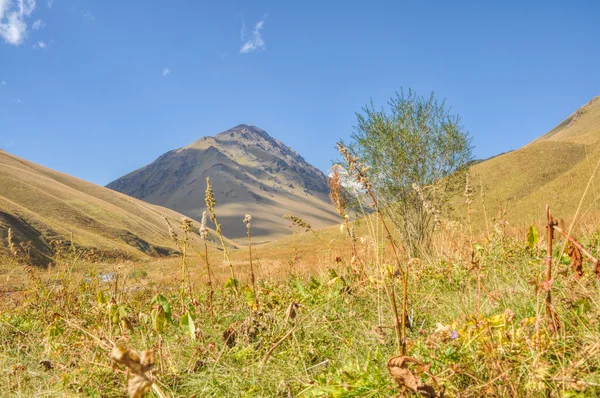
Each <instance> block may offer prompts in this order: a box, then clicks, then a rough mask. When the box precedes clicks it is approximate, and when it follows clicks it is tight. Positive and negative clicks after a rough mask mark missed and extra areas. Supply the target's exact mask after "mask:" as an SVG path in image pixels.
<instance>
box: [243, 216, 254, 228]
mask: <svg viewBox="0 0 600 398" xmlns="http://www.w3.org/2000/svg"><path fill="white" fill-rule="evenodd" d="M250 221H252V216H251V215H250V214H246V216H245V217H244V224H246V228H248V229H250Z"/></svg>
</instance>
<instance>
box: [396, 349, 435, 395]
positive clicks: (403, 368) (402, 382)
mask: <svg viewBox="0 0 600 398" xmlns="http://www.w3.org/2000/svg"><path fill="white" fill-rule="evenodd" d="M409 363H413V364H415V365H417V369H416V371H417V373H425V372H427V371H428V370H429V368H430V367H431V365H430V364H424V363H422V362H421V361H419V360H417V359H415V358H412V357H407V356H402V355H399V356H395V357H392V358H390V360H389V361H388V362H387V368H388V370H389V372H390V375H391V376H392V377H393V378H394V380H395V381H396V383H398V386H399V387H400V388H402V389H408V390H410V391H412V392H414V393H417V394H421V395H423V396H425V397H431V398H443V396H444V389H443V388H442V389H441V390H440V392H439V393H436V392H435V389H434V388H433V387H432V386H430V385H428V384H425V383H423V381H422V380H421V378H420V377H418V376H417V375H415V373H414V372H413V371H412V370H410V369H409V368H408V364H409Z"/></svg>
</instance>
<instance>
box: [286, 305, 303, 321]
mask: <svg viewBox="0 0 600 398" xmlns="http://www.w3.org/2000/svg"><path fill="white" fill-rule="evenodd" d="M299 308H300V304H298V303H297V302H295V301H292V303H291V304H290V305H289V307H288V309H287V311H286V312H285V320H286V321H289V320H290V319H291V320H294V319H296V315H297V311H298V309H299Z"/></svg>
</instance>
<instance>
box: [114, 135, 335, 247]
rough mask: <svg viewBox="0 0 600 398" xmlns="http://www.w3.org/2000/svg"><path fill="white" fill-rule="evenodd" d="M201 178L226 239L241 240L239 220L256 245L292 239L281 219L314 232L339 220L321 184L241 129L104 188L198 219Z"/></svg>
mask: <svg viewBox="0 0 600 398" xmlns="http://www.w3.org/2000/svg"><path fill="white" fill-rule="evenodd" d="M206 177H210V180H211V183H212V185H213V188H214V191H215V197H216V200H217V208H216V210H217V215H218V218H219V222H220V223H221V224H222V225H223V233H224V234H225V235H226V236H228V237H229V238H233V239H235V238H243V237H245V236H246V228H245V226H244V224H243V223H242V220H243V218H244V215H245V214H247V213H249V214H251V215H252V220H253V222H252V235H253V237H254V239H256V241H257V242H258V241H268V240H273V239H276V238H278V237H281V236H284V235H286V234H289V233H290V229H289V222H288V220H284V219H283V218H282V216H283V215H284V214H294V215H296V216H298V217H301V218H303V219H305V220H306V221H307V222H309V223H310V224H312V225H313V226H314V227H323V226H327V225H331V224H333V223H336V222H338V221H339V220H338V217H337V214H336V213H335V210H334V209H333V207H332V205H331V204H330V202H329V198H328V186H327V177H326V176H325V175H324V174H323V173H322V172H321V171H320V170H318V169H317V168H315V167H313V166H311V165H310V164H309V163H307V162H306V161H305V160H304V158H302V157H301V156H300V155H299V154H298V153H297V152H295V151H294V150H292V149H291V148H289V147H288V146H286V145H285V144H283V143H282V142H281V141H279V140H277V139H275V138H272V137H271V136H270V135H269V134H267V132H265V131H264V130H262V129H260V128H258V127H255V126H248V125H245V124H242V125H239V126H237V127H234V128H232V129H229V130H227V131H224V132H222V133H219V134H217V135H216V136H214V137H203V138H200V139H199V140H197V141H196V142H194V143H192V144H190V145H188V146H186V147H184V148H180V149H176V150H172V151H169V152H167V153H165V154H164V155H162V156H160V157H159V158H158V159H156V160H155V161H154V162H152V163H151V164H149V165H147V166H145V167H143V168H141V169H139V170H136V171H134V172H132V173H130V174H127V175H125V176H123V177H121V178H119V179H117V180H115V181H113V182H111V183H110V184H108V185H107V187H108V188H111V189H114V190H116V191H119V192H123V193H125V194H127V195H130V196H133V197H135V198H138V199H142V200H144V201H146V202H149V203H153V204H157V205H161V206H165V207H168V208H170V209H173V210H176V211H178V212H180V213H183V214H185V215H187V216H189V217H191V218H193V219H196V220H199V219H200V218H201V216H202V212H203V211H204V210H205V204H204V193H205V190H206Z"/></svg>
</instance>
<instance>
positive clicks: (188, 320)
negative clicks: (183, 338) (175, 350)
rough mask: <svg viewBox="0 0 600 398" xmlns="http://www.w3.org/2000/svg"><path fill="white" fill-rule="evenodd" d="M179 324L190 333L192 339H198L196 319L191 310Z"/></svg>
mask: <svg viewBox="0 0 600 398" xmlns="http://www.w3.org/2000/svg"><path fill="white" fill-rule="evenodd" d="M179 326H181V327H182V328H183V330H185V331H186V332H188V333H189V334H190V337H191V338H192V340H196V325H194V319H193V318H192V315H191V314H190V313H189V312H186V313H185V314H184V315H183V316H182V317H181V320H180V321H179Z"/></svg>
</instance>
